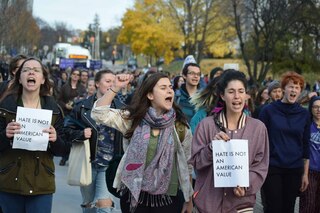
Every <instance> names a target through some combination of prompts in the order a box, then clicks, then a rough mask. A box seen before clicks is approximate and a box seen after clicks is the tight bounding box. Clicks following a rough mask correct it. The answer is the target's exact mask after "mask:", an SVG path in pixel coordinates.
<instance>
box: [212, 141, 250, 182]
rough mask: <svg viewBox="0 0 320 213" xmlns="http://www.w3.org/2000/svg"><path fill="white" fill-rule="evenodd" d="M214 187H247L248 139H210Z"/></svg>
mask: <svg viewBox="0 0 320 213" xmlns="http://www.w3.org/2000/svg"><path fill="white" fill-rule="evenodd" d="M212 152H213V153H212V154H213V177H214V187H236V186H240V187H249V155H248V140H241V139H231V140H230V141H228V142H225V141H223V140H213V141H212Z"/></svg>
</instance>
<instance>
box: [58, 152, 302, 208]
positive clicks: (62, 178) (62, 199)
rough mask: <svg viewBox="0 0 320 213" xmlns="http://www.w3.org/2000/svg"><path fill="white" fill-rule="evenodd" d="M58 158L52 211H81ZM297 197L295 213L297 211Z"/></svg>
mask: <svg viewBox="0 0 320 213" xmlns="http://www.w3.org/2000/svg"><path fill="white" fill-rule="evenodd" d="M59 160H60V158H55V159H54V162H55V165H56V186H57V189H56V193H55V194H54V196H53V208H52V213H62V212H65V213H81V212H82V211H81V208H80V204H81V194H80V189H79V187H77V186H69V185H68V184H67V171H68V166H59ZM298 203H299V199H297V202H296V207H295V213H298V212H299V211H298V209H299V208H298ZM115 204H116V209H115V211H114V213H121V211H120V210H119V209H120V207H119V200H118V199H115ZM254 212H255V213H263V210H262V205H261V198H260V193H258V194H257V203H256V206H255V208H254Z"/></svg>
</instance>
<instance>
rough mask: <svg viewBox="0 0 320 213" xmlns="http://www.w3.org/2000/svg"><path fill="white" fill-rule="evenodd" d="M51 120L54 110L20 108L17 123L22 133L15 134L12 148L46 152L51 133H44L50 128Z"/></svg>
mask: <svg viewBox="0 0 320 213" xmlns="http://www.w3.org/2000/svg"><path fill="white" fill-rule="evenodd" d="M51 119H52V110H45V109H30V108H24V107H18V109H17V117H16V122H18V123H19V124H20V126H21V129H20V133H18V134H14V138H13V145H12V148H13V149H26V150H30V151H46V150H47V147H48V142H49V133H44V132H43V130H44V129H48V128H50V125H51Z"/></svg>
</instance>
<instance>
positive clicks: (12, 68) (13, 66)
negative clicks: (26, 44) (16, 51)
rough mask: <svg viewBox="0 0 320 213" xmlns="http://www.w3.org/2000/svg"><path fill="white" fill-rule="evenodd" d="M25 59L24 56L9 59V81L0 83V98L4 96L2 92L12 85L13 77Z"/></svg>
mask: <svg viewBox="0 0 320 213" xmlns="http://www.w3.org/2000/svg"><path fill="white" fill-rule="evenodd" d="M26 59H27V56H25V55H17V56H15V57H14V58H12V59H11V61H10V63H9V76H10V79H9V80H6V81H3V82H1V83H0V98H1V97H2V95H3V94H4V92H5V91H6V90H7V89H8V88H9V87H10V86H11V85H12V83H13V81H14V76H15V74H16V72H17V70H18V69H19V67H20V66H21V64H22V62H23V61H24V60H26Z"/></svg>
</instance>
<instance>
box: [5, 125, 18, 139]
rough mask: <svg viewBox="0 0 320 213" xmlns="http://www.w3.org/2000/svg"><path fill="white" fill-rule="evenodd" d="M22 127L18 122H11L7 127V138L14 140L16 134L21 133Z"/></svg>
mask: <svg viewBox="0 0 320 213" xmlns="http://www.w3.org/2000/svg"><path fill="white" fill-rule="evenodd" d="M20 129H21V126H20V124H19V123H17V122H14V121H13V122H10V123H8V125H7V127H6V136H7V138H12V137H13V136H14V134H15V133H19V132H20Z"/></svg>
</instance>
